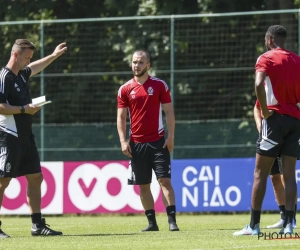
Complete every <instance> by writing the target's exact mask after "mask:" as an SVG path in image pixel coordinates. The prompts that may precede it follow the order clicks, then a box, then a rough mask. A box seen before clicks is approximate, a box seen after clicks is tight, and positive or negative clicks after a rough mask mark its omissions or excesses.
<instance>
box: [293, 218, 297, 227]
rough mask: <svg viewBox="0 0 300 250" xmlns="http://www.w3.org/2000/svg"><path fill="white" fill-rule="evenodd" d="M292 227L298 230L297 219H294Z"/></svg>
mask: <svg viewBox="0 0 300 250" xmlns="http://www.w3.org/2000/svg"><path fill="white" fill-rule="evenodd" d="M292 226H293V228H297V224H296V219H293V222H292Z"/></svg>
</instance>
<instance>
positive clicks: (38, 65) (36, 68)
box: [28, 43, 67, 77]
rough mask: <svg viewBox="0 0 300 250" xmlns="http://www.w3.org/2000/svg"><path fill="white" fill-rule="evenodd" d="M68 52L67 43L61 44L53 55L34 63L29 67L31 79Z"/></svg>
mask: <svg viewBox="0 0 300 250" xmlns="http://www.w3.org/2000/svg"><path fill="white" fill-rule="evenodd" d="M66 50H67V47H66V43H61V44H59V45H58V46H57V47H56V48H55V50H54V51H53V53H52V54H51V55H49V56H46V57H44V58H42V59H40V60H37V61H34V62H32V63H30V64H29V65H28V67H30V68H31V75H30V77H32V76H34V75H36V74H37V73H39V72H41V71H42V70H43V69H45V68H46V67H47V66H48V65H49V64H50V63H52V62H53V61H54V60H55V59H56V58H58V57H60V56H61V55H62V54H63V53H65V51H66Z"/></svg>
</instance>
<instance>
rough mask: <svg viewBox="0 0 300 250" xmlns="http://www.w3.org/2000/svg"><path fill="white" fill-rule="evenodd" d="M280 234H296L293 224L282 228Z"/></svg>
mask: <svg viewBox="0 0 300 250" xmlns="http://www.w3.org/2000/svg"><path fill="white" fill-rule="evenodd" d="M279 234H294V231H293V225H292V223H289V224H287V225H286V226H285V227H282V228H281V229H280V231H279Z"/></svg>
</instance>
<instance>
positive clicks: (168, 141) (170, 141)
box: [163, 137, 174, 154]
mask: <svg viewBox="0 0 300 250" xmlns="http://www.w3.org/2000/svg"><path fill="white" fill-rule="evenodd" d="M165 147H168V150H169V152H170V154H171V153H172V151H173V149H174V138H169V137H168V138H167V139H166V140H165V144H164V145H163V148H165Z"/></svg>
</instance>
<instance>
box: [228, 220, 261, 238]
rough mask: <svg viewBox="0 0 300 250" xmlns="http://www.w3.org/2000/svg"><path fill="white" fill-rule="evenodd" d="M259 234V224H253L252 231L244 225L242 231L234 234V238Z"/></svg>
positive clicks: (248, 226)
mask: <svg viewBox="0 0 300 250" xmlns="http://www.w3.org/2000/svg"><path fill="white" fill-rule="evenodd" d="M259 233H260V227H259V223H257V224H255V226H254V228H253V229H252V228H251V227H250V225H246V226H245V227H244V228H243V229H242V230H240V231H237V232H234V233H233V235H234V236H242V235H258V234H259Z"/></svg>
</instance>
